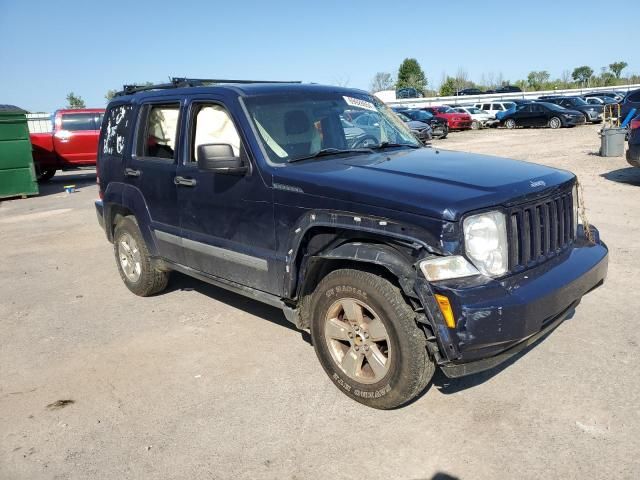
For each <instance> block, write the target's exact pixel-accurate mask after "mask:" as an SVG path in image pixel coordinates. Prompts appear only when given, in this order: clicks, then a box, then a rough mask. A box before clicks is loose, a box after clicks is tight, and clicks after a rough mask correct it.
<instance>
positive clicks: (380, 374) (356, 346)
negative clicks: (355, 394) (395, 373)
mask: <svg viewBox="0 0 640 480" xmlns="http://www.w3.org/2000/svg"><path fill="white" fill-rule="evenodd" d="M324 338H325V341H326V343H327V347H328V350H329V352H330V354H331V358H332V359H333V361H334V362H335V364H336V365H337V366H338V367H339V368H340V369H341V370H342V371H343V372H344V373H345V374H346V375H347V376H348V377H349V378H351V379H352V380H355V381H356V382H360V383H365V384H372V383H377V382H379V381H380V380H382V379H383V378H384V377H385V375H386V374H387V373H388V371H389V366H390V360H391V353H392V352H391V341H390V339H389V334H388V332H387V329H386V327H385V326H384V323H383V322H382V320H381V319H380V317H379V316H378V315H377V314H376V313H375V311H374V310H373V309H372V308H371V307H370V306H369V305H367V304H365V303H364V302H361V301H360V300H356V299H353V298H341V299H340V300H337V301H336V302H334V303H333V304H332V305H331V307H330V308H329V310H328V311H327V315H326V318H325V325H324Z"/></svg>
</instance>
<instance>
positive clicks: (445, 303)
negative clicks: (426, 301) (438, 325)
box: [434, 293, 456, 328]
mask: <svg viewBox="0 0 640 480" xmlns="http://www.w3.org/2000/svg"><path fill="white" fill-rule="evenodd" d="M434 296H435V297H436V301H437V302H438V306H439V307H440V311H441V312H442V316H443V317H444V323H446V324H447V327H449V328H456V320H455V317H454V316H453V309H452V308H451V304H450V303H449V299H448V298H447V297H445V296H444V295H439V294H437V293H436V294H435V295H434Z"/></svg>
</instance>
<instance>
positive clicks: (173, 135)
mask: <svg viewBox="0 0 640 480" xmlns="http://www.w3.org/2000/svg"><path fill="white" fill-rule="evenodd" d="M143 112H145V113H146V115H144V124H143V128H142V129H141V133H142V139H141V142H140V144H139V150H138V152H139V154H140V156H141V157H150V158H161V159H166V160H173V159H174V158H175V152H176V141H177V138H178V135H177V133H178V119H179V117H180V104H178V103H176V104H167V105H148V106H147V108H146V109H145V110H143Z"/></svg>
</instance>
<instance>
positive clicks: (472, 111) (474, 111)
mask: <svg viewBox="0 0 640 480" xmlns="http://www.w3.org/2000/svg"><path fill="white" fill-rule="evenodd" d="M467 112H469V113H470V114H472V115H475V114H477V113H485V112H483V111H482V110H480V109H479V108H476V107H468V108H467Z"/></svg>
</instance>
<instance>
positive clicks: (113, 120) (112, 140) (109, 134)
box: [100, 105, 131, 157]
mask: <svg viewBox="0 0 640 480" xmlns="http://www.w3.org/2000/svg"><path fill="white" fill-rule="evenodd" d="M130 133H131V105H117V106H115V107H111V108H110V109H109V110H107V112H106V113H105V118H104V121H103V124H102V133H101V134H100V138H101V141H102V145H101V152H102V153H103V154H104V155H114V156H117V157H122V155H123V152H124V147H125V145H126V144H127V141H128V139H129V135H130Z"/></svg>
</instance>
